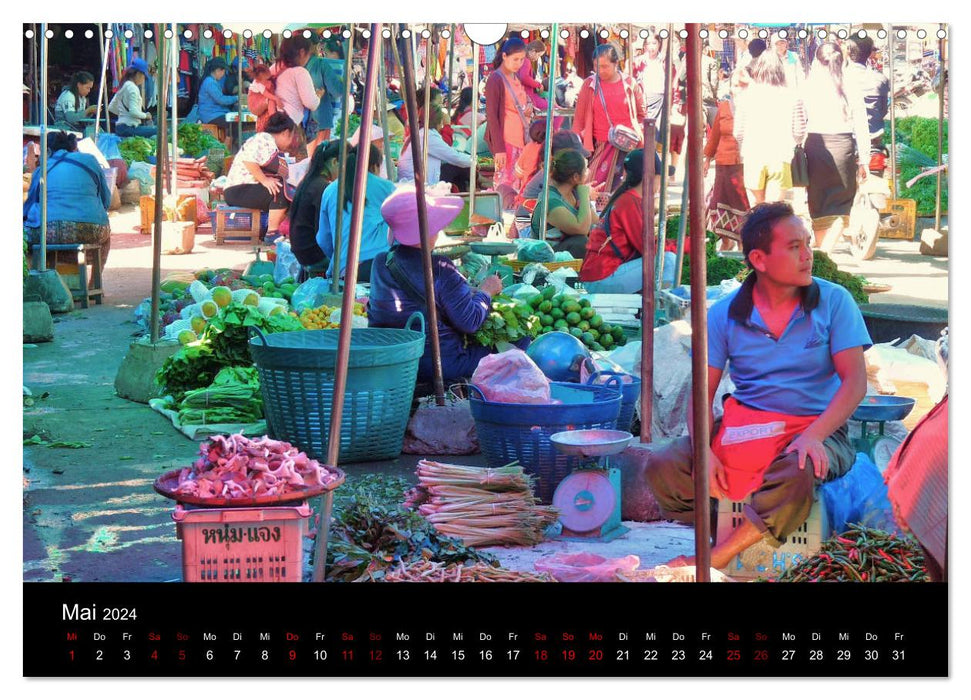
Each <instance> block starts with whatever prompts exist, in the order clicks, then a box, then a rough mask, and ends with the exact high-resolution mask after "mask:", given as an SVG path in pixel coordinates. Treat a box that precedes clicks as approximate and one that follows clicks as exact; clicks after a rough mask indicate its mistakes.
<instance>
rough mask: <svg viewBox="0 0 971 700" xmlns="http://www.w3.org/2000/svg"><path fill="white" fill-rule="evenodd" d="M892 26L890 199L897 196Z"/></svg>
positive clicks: (889, 47)
mask: <svg viewBox="0 0 971 700" xmlns="http://www.w3.org/2000/svg"><path fill="white" fill-rule="evenodd" d="M893 41H894V36H893V25H892V24H888V25H887V60H888V61H889V63H890V192H891V197H896V196H897V120H896V119H895V118H894V114H893V112H894V109H893V108H894V104H895V103H896V100H895V98H894V96H893V92H894V78H893V61H894V50H893Z"/></svg>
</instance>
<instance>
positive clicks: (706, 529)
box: [681, 24, 711, 583]
mask: <svg viewBox="0 0 971 700" xmlns="http://www.w3.org/2000/svg"><path fill="white" fill-rule="evenodd" d="M686 29H687V30H688V45H687V52H686V56H685V58H686V60H687V62H688V66H687V68H688V90H687V92H688V95H687V97H688V100H687V102H688V115H687V116H688V123H689V124H691V126H692V127H693V128H691V129H689V130H688V133H687V134H686V138H687V141H688V162H687V163H685V166H686V167H687V168H688V169H689V170H690V176H689V179H688V185H689V188H690V190H691V198H690V200H689V203H688V206H689V213H688V215H689V217H690V223H689V225H690V227H691V259H692V260H693V261H694V264H693V265H692V266H691V326H692V328H691V393H692V401H693V405H692V409H693V411H692V416H691V421H692V427H693V430H692V433H691V435H692V462H691V463H692V465H694V468H693V471H694V485H695V494H694V495H695V580H696V581H698V582H699V583H708V582H709V581H710V580H711V577H710V569H711V514H710V512H709V508H708V503H709V500H708V499H709V483H708V482H709V474H708V450H709V447H708V445H709V440H708V433H709V431H710V426H709V425H708V413H709V406H708V328H707V308H706V305H705V287H706V285H707V279H706V277H707V272H706V270H705V266H704V264H702V263H701V261H703V260H704V259H705V225H704V213H705V199H704V197H705V178H704V175H703V174H702V167H701V159H702V133H703V130H702V129H701V125H702V124H704V121H703V118H702V104H701V37H699V36H698V25H697V24H688V25H687V26H686ZM681 215H682V216H684V215H685V212H683V211H682V212H681Z"/></svg>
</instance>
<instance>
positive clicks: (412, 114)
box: [398, 24, 471, 406]
mask: <svg viewBox="0 0 971 700" xmlns="http://www.w3.org/2000/svg"><path fill="white" fill-rule="evenodd" d="M399 27H400V29H401V30H404V28H405V25H403V24H402V25H399ZM412 36H414V34H412ZM398 41H400V42H401V46H400V50H401V57H402V58H403V59H404V66H403V68H404V81H403V82H404V87H405V106H406V108H407V110H408V123H409V124H417V123H418V100H417V98H416V95H415V63H414V61H415V58H414V56H415V54H414V51H411V50H409V49H410V48H411V47H410V45H409V41H408V40H407V39H403V38H400V32H399V39H398ZM411 158H412V162H413V163H414V164H415V193H416V197H417V199H418V230H419V233H420V235H421V257H422V267H424V271H425V297H426V298H427V300H428V303H427V311H428V317H427V318H426V319H425V320H426V321H427V322H428V323H427V331H426V332H427V333H428V334H429V335H431V340H432V371H433V380H434V384H435V404H436V405H438V406H444V405H445V383H444V381H443V379H442V350H441V346H440V345H439V340H438V308H437V307H436V305H435V278H434V277H433V275H432V239H431V235H432V232H431V231H429V230H428V214H427V211H428V210H427V208H426V205H425V170H424V168H423V167H422V162H421V154H420V152H419V150H418V142H417V141H416V140H415V139H414V138H412V139H411ZM470 211H471V210H470ZM434 233H438V232H437V231H435V232H434Z"/></svg>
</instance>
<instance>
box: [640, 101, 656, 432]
mask: <svg viewBox="0 0 971 700" xmlns="http://www.w3.org/2000/svg"><path fill="white" fill-rule="evenodd" d="M655 129H656V127H655V124H654V120H653V119H645V120H644V179H643V180H642V181H641V212H642V214H643V216H644V223H643V230H642V235H643V236H644V252H643V254H642V255H641V265H642V267H641V270H642V277H641V279H642V283H641V284H642V286H641V442H642V443H648V442H650V441H651V423H652V422H653V420H654V307H655V295H654V289H655V287H654V246H655V241H656V240H657V239H656V238H655V233H654V175H655V173H654V154H655V153H656V152H657V151H655V149H654V148H651V147H648V144H652V145H653V144H654V139H656V138H657V137H656V135H655Z"/></svg>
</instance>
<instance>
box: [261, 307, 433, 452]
mask: <svg viewBox="0 0 971 700" xmlns="http://www.w3.org/2000/svg"><path fill="white" fill-rule="evenodd" d="M416 325H417V326H418V328H419V330H415V326H416ZM339 333H340V330H339V329H336V328H335V329H327V330H318V331H291V332H288V333H273V334H271V335H263V334H262V333H260V332H259V331H258V330H257V333H256V335H254V337H252V338H251V339H250V341H249V349H250V353H251V354H252V356H253V361H254V362H255V363H256V368H257V370H258V372H259V376H260V389H261V391H262V393H263V405H264V411H265V413H266V422H267V427H268V429H269V433H270V435H271V436H272V437H273V438H275V439H277V440H285V441H287V442H290V443H292V444H294V445H296V446H297V447H299V448H300V449H301V450H303V451H304V452H306V453H307V454H309V455H310V456H311V457H313V458H315V459H326V458H327V443H328V437H329V434H330V416H331V409H332V407H333V396H334V378H335V374H334V368H335V366H336V363H337V338H338V334H339ZM424 352H425V321H424V318H423V317H422V315H421V314H418V313H415V314H412V315H411V317H410V318H409V319H408V323H407V324H406V325H405V328H403V329H398V328H355V329H353V330H352V331H351V352H350V358H349V361H348V367H347V388H346V390H345V392H344V412H343V416H342V420H341V447H340V458H339V461H340V463H341V464H344V463H346V462H363V461H370V460H380V459H393V458H395V457H397V456H398V455H399V454H401V445H402V442H403V441H404V437H405V428H406V427H407V425H408V416H409V414H410V412H411V400H412V397H413V394H414V392H415V381H416V379H417V376H418V361H419V359H420V358H421V356H422V354H423V353H424Z"/></svg>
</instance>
